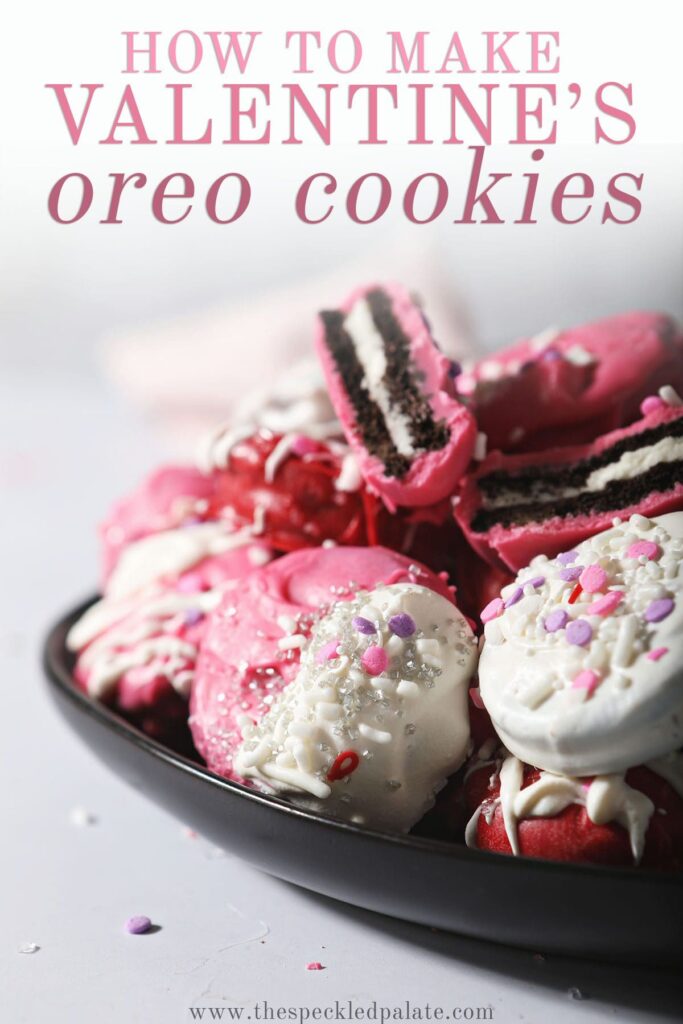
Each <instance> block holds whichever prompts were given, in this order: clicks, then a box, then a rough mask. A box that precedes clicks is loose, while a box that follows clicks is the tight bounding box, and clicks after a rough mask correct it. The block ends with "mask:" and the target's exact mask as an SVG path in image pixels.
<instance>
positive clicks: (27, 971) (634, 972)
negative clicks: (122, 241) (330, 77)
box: [0, 367, 683, 1024]
mask: <svg viewBox="0 0 683 1024" xmlns="http://www.w3.org/2000/svg"><path fill="white" fill-rule="evenodd" d="M39 370H40V368H39V367H36V371H35V374H34V375H32V378H31V379H30V380H29V379H28V378H25V379H22V378H18V377H9V378H7V377H4V378H3V380H2V383H1V384H0V418H1V420H2V430H1V431H0V437H1V438H2V440H1V441H0V445H1V448H0V479H1V481H2V503H1V507H2V513H1V514H2V517H3V530H2V536H3V539H4V540H5V541H6V542H8V543H6V544H5V545H4V546H3V561H2V565H3V570H4V573H3V576H4V579H3V586H2V603H3V608H2V616H1V618H0V658H1V660H2V676H1V678H2V693H3V698H2V699H3V707H4V721H3V729H2V743H1V745H0V751H1V754H0V756H1V757H2V786H1V798H2V811H1V817H0V821H1V822H2V830H1V832H0V880H1V883H0V884H1V886H2V890H1V903H0V1021H2V1022H3V1024H5V1022H6V1024H22V1022H28V1024H43V1022H45V1024H48V1022H49V1024H81V1022H83V1024H85V1022H91V1021H92V1022H96V1024H114V1022H115V1024H120V1022H121V1024H123V1022H125V1024H135V1022H138V1021H139V1022H141V1024H142V1022H145V1024H162V1022H163V1024H172V1022H185V1021H189V1020H191V1019H192V1017H191V1014H190V1010H189V1008H190V1007H201V1006H212V1007H244V1014H245V1017H246V1019H249V1016H248V1015H249V1014H252V1015H253V1008H254V1005H255V1003H256V1002H258V1001H262V1000H269V1002H270V1003H271V1005H273V1006H285V1007H289V1006H293V1007H299V1006H302V1007H306V1008H308V1009H312V1008H313V1007H314V1006H316V1005H321V1006H326V1005H328V1004H330V1003H331V1002H333V1001H334V1000H335V999H343V1000H348V999H351V1000H354V1001H355V1002H357V1003H358V1004H368V1003H370V1002H371V1001H372V1000H377V1002H378V1003H384V1004H387V1005H390V1006H394V1005H397V1004H400V1003H401V1002H402V1001H404V1000H406V999H409V1000H411V1001H412V1002H413V1003H414V1004H416V1005H417V1004H420V1005H424V1004H425V1003H429V1004H431V1005H432V1006H439V1005H440V1006H443V1007H445V1008H446V1009H447V1011H449V1012H450V1008H451V1007H454V1006H463V1007H464V1006H472V1007H478V1006H491V1007H492V1008H493V1010H494V1018H493V1019H494V1020H495V1021H499V1022H512V1021H531V1022H534V1024H535V1022H539V1024H545V1022H548V1021H552V1022H553V1024H565V1022H567V1024H569V1022H574V1021H577V1022H578V1021H588V1022H593V1021H603V1020H616V1021H653V1020H662V1021H669V1020H670V1021H674V1020H679V1019H680V1014H681V1008H682V1007H683V986H682V984H681V980H680V979H678V980H677V979H676V978H675V977H672V976H671V975H669V974H667V973H664V972H659V971H653V970H644V969H642V970H641V969H637V968H636V969H634V968H627V969H624V968H619V967H606V966H601V965H598V964H595V963H582V962H580V961H569V960H562V959H560V958H557V957H553V956H549V957H546V958H540V957H534V956H532V955H531V954H530V953H528V952H520V951H515V950H511V949H506V948H502V947H500V948H498V947H495V946H493V945H488V944H484V943H478V942H474V941H469V940H465V939H462V938H459V937H456V936H452V935H447V934H442V933H436V932H433V931H430V930H429V929H423V928H419V927H416V926H412V925H408V924H404V923H401V922H400V921H395V920H391V919H388V918H384V917H380V916H377V915H373V914H370V913H367V912H364V911H360V910H356V909H354V908H351V907H346V906H344V905H342V904H338V903H334V902H332V901H329V900H326V899H323V898H320V897H317V896H314V895H311V894H309V893H306V892H304V891H301V890H298V889H295V888H293V887H292V886H289V885H286V884H284V883H281V882H279V881H277V880H275V879H272V878H269V877H266V876H265V875H262V874H260V873H258V872H256V871H255V870H253V869H252V868H250V867H249V866H248V865H247V864H244V863H241V862H240V861H238V860H236V859H234V858H233V857H231V856H229V855H225V854H224V853H222V852H221V851H217V850H215V849H214V848H213V847H212V846H211V844H209V843H208V842H206V841H204V840H203V839H201V838H200V837H197V838H191V837H189V836H188V835H187V834H186V833H185V832H184V830H183V826H182V823H181V822H178V821H175V820H173V819H172V818H170V817H169V816H168V815H167V814H165V813H164V812H162V811H161V810H159V809H158V808H157V807H155V806H154V805H153V804H151V803H149V802H148V801H147V800H146V799H145V798H144V797H143V796H142V795H140V794H138V793H136V792H134V791H133V790H131V789H129V788H127V787H126V786H125V785H124V784H123V783H122V782H120V781H119V780H118V779H117V778H116V777H115V776H114V775H112V774H110V772H109V771H108V770H106V769H105V768H104V767H103V766H101V765H100V764H99V763H98V762H97V761H96V760H95V759H94V758H93V757H92V755H91V754H90V753H89V752H88V751H87V750H86V749H85V747H83V746H81V744H80V743H79V741H78V739H77V738H76V737H75V736H74V735H72V734H71V733H70V732H69V731H68V730H67V728H66V726H65V725H64V724H63V723H62V722H61V720H60V719H59V718H58V716H57V714H56V713H55V711H54V709H53V708H52V706H51V704H50V702H49V700H48V696H47V693H46V689H45V685H44V683H43V680H42V678H41V672H40V667H39V660H38V658H39V654H38V651H39V642H40V639H41V636H42V634H43V632H44V630H45V627H46V625H47V623H48V621H49V620H50V619H51V618H52V617H54V616H55V615H56V614H57V613H59V612H61V611H62V610H63V609H64V608H65V607H66V606H68V605H69V604H70V603H72V602H73V601H75V600H76V599H78V598H79V597H81V596H83V595H84V594H85V593H87V592H88V591H89V590H91V589H92V586H93V582H94V579H95V552H96V547H95V540H94V531H93V526H94V523H95V522H96V520H97V518H98V516H100V515H101V514H102V512H103V510H104V509H105V507H106V505H107V504H108V502H109V501H110V500H111V499H112V498H113V497H114V496H116V494H117V493H119V492H120V491H122V490H124V489H125V488H126V487H127V486H130V484H131V483H132V482H134V481H135V480H136V479H137V478H138V477H139V476H140V475H141V473H142V472H143V470H144V469H145V468H147V467H149V466H151V465H152V464H153V463H154V460H155V459H156V458H158V457H159V451H158V450H157V448H156V446H155V444H154V442H153V440H152V439H151V436H150V435H149V433H148V431H147V430H146V428H145V427H144V425H142V424H140V423H137V422H135V420H134V418H133V417H132V416H131V414H130V412H129V411H128V410H125V409H124V408H122V407H121V405H120V404H119V403H118V402H117V401H115V400H114V399H113V398H112V396H110V395H108V394H107V393H106V392H105V389H104V388H103V387H102V386H101V385H98V384H97V383H96V382H95V383H93V381H92V380H90V381H84V380H83V381H81V380H79V379H78V378H67V377H65V378H64V379H60V378H58V377H57V378H56V377H54V375H52V376H51V378H50V379H49V380H47V381H46V380H43V381H42V382H41V381H40V374H39ZM79 806H82V807H84V808H86V809H87V810H88V811H90V812H92V814H94V815H95V816H96V818H97V821H96V823H95V824H92V825H88V826H78V825H76V824H73V823H72V821H71V820H70V814H71V812H72V810H73V809H74V808H76V807H79ZM557 912H558V914H561V913H562V908H561V906H558V908H557ZM138 913H139V914H147V915H149V916H150V917H151V918H152V919H153V921H154V922H155V923H156V924H158V925H159V926H160V928H159V930H158V931H157V932H155V933H154V934H151V935H147V936H143V937H134V936H130V935H127V934H126V933H125V932H124V930H123V925H124V922H125V920H126V919H127V918H128V917H129V916H130V915H132V914H138ZM633 926H634V928H637V926H638V924H637V921H634V923H633ZM587 927H589V924H588V923H587ZM30 942H34V943H37V944H38V945H39V946H40V949H39V951H38V952H36V953H34V954H32V955H29V954H22V953H20V952H19V947H20V946H21V945H22V944H23V943H30ZM309 961H320V962H321V963H323V964H324V965H325V970H324V971H319V972H312V971H307V970H306V964H307V963H308V962H309ZM571 990H576V991H575V992H574V997H572V995H571V994H570V993H571ZM578 992H580V993H582V995H583V998H581V999H578V998H576V995H577V993H578ZM205 1019H207V1018H205ZM227 1019H229V1018H227Z"/></svg>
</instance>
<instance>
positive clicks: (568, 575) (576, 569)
mask: <svg viewBox="0 0 683 1024" xmlns="http://www.w3.org/2000/svg"><path fill="white" fill-rule="evenodd" d="M582 572H583V566H582V565H572V566H571V567H570V568H569V569H560V571H559V572H558V574H557V575H558V576H559V577H560V579H561V580H565V581H566V582H567V583H571V582H572V581H573V580H578V578H579V576H580V575H581V573H582Z"/></svg>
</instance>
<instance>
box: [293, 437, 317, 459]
mask: <svg viewBox="0 0 683 1024" xmlns="http://www.w3.org/2000/svg"><path fill="white" fill-rule="evenodd" d="M319 447H320V446H319V444H318V442H317V441H314V440H313V438H311V437H306V435H305V434H299V436H298V437H295V438H294V440H293V441H292V451H293V452H294V454H295V455H299V456H301V455H311V454H312V453H313V452H317V451H318V448H319Z"/></svg>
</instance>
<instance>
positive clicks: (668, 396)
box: [659, 384, 683, 409]
mask: <svg viewBox="0 0 683 1024" xmlns="http://www.w3.org/2000/svg"><path fill="white" fill-rule="evenodd" d="M659 397H660V398H661V400H662V401H663V402H666V404H667V405H670V406H672V407H673V408H676V409H678V408H679V407H680V406H681V405H683V399H681V396H680V395H679V394H678V392H677V391H676V390H675V388H672V387H671V385H670V384H665V385H664V387H663V388H660V389H659Z"/></svg>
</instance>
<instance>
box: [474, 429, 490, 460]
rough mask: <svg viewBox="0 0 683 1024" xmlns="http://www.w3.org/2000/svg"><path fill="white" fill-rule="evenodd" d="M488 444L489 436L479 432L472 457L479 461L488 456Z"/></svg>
mask: <svg viewBox="0 0 683 1024" xmlns="http://www.w3.org/2000/svg"><path fill="white" fill-rule="evenodd" d="M487 445H488V438H487V437H486V434H482V433H479V434H477V439H476V441H475V442H474V451H473V452H472V458H473V459H475V460H476V461H477V462H483V461H484V459H485V458H486V447H487Z"/></svg>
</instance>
